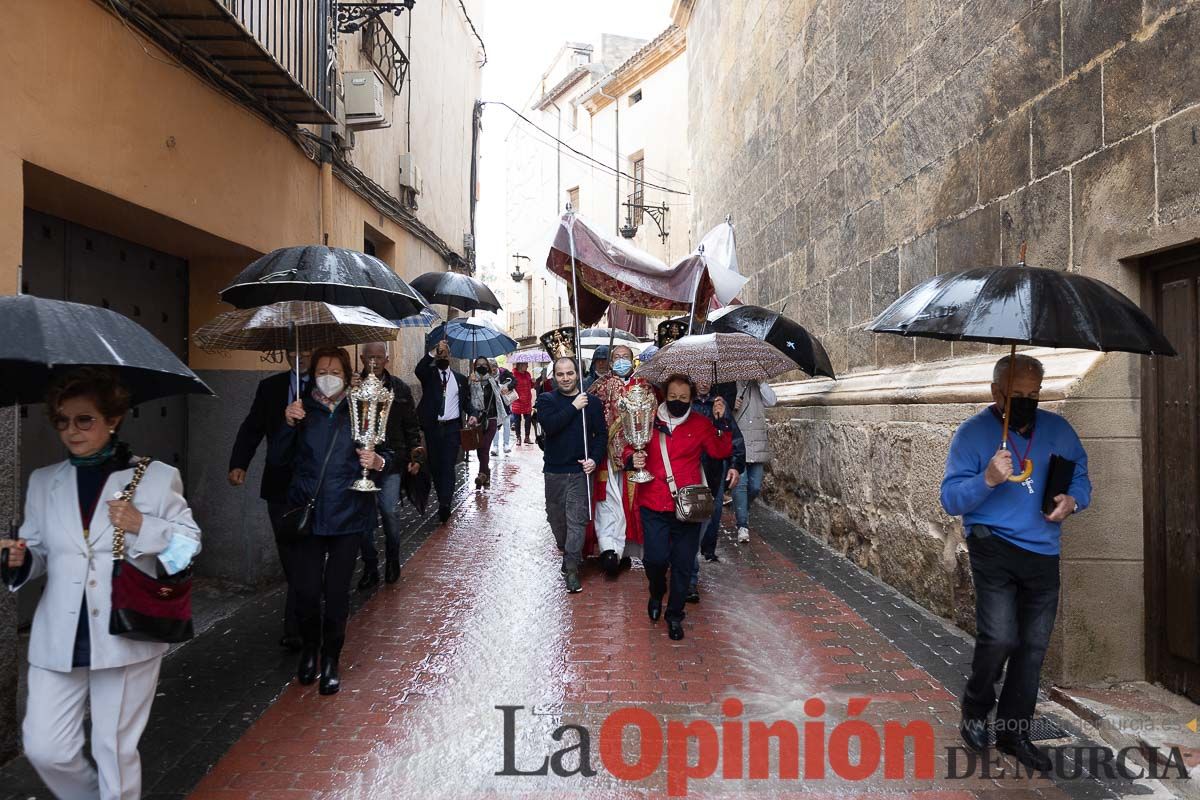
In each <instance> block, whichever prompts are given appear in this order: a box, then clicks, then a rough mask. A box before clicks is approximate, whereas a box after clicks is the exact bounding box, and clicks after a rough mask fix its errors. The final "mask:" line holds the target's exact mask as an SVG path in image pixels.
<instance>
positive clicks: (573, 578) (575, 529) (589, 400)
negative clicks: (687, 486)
mask: <svg viewBox="0 0 1200 800" xmlns="http://www.w3.org/2000/svg"><path fill="white" fill-rule="evenodd" d="M554 381H555V383H556V384H557V386H558V388H557V389H555V390H554V391H553V392H544V393H542V394H541V395H539V396H538V399H537V414H538V422H540V423H541V426H542V430H543V431H544V432H545V434H546V448H545V453H544V456H543V458H544V465H543V467H542V472H544V473H545V475H544V478H545V481H546V517H547V519H548V520H549V522H550V529H551V530H552V531H553V532H554V539H555V541H556V542H557V544H558V549H559V550H562V551H563V553H564V555H563V566H562V573H563V575H564V576H565V579H566V583H567V591H568V592H571V593H572V594H573V593H575V592H579V591H582V590H583V586H582V584H580V582H579V563H580V562H581V561H582V560H583V538H584V534H585V532H586V531H587V523H588V516H589V514H588V512H589V509H588V481H590V480H591V479H592V473H593V472H594V471H595V470H596V462H597V461H600V460H602V459H603V458H604V457H605V453H606V449H607V443H608V425H607V424H606V423H605V421H604V407H603V406H602V405H601V403H600V401H599V400H597V399H596V398H594V397H589V396H588V395H587V394H586V393H585V392H583V391H581V390H580V385H579V373H578V371H577V368H576V366H575V361H574V359H571V358H560V359H558V360H557V361H555V362H554ZM581 412H582V413H581ZM584 415H587V440H586V442H585V441H584Z"/></svg>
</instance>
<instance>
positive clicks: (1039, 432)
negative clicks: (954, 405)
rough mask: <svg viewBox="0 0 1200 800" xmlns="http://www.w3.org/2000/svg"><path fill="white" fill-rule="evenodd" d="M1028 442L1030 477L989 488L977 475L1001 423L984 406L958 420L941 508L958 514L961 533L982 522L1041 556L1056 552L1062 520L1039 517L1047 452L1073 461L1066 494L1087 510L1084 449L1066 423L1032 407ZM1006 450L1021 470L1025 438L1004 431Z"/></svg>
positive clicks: (1088, 495) (989, 456)
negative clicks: (1023, 481) (1071, 474)
mask: <svg viewBox="0 0 1200 800" xmlns="http://www.w3.org/2000/svg"><path fill="white" fill-rule="evenodd" d="M1030 433H1031V435H1032V437H1033V444H1032V447H1031V449H1030V450H1029V455H1028V458H1029V459H1030V460H1031V461H1033V475H1032V476H1030V479H1029V481H1027V482H1026V483H1010V482H1007V481H1006V482H1004V483H1002V484H1000V485H999V486H997V487H995V488H992V487H989V486H988V485H987V482H986V481H985V480H984V478H983V475H984V472H985V471H986V470H987V465H988V462H989V461H991V459H992V456H994V455H995V454H996V450H998V449H999V447H1000V436H1001V435H1002V434H1003V424H1002V422H1001V420H1000V416H999V415H998V414H997V413H996V412H995V411H994V410H993V408H992V407H990V406H989V407H988V408H985V409H984V410H983V411H980V412H979V413H978V414H976V415H975V416H973V417H971V418H970V419H969V420H967V421H966V422H964V423H963V424H962V425H961V426H960V427H959V429H958V431H957V432H956V433H955V434H954V439H953V440H952V441H951V442H950V453H949V454H948V455H947V456H946V477H945V478H943V479H942V507H943V508H944V509H946V513H947V514H950V515H951V516H961V517H962V518H963V526H964V527H965V528H966V530H967V535H968V536H969V535H970V533H971V526H972V525H986V526H987V527H988V528H990V529H991V531H992V533H994V534H996V535H997V536H1000V537H1002V538H1003V539H1005V540H1007V541H1009V542H1012V543H1013V544H1015V545H1017V546H1018V547H1023V548H1024V549H1026V550H1031V551H1033V552H1034V553H1041V554H1043V555H1058V553H1059V549H1060V548H1059V537H1060V536H1061V533H1062V524H1061V523H1057V522H1049V521H1047V520H1046V518H1045V516H1043V515H1042V495H1043V493H1044V491H1045V488H1046V476H1047V473H1048V472H1049V467H1050V456H1051V455H1058V456H1061V457H1063V458H1067V459H1070V460H1071V461H1074V462H1075V477H1074V478H1073V479H1072V481H1071V488H1070V490H1069V491H1068V492H1067V494H1069V495H1071V496H1072V497H1074V498H1075V501H1076V502H1077V503H1079V510H1080V511H1082V510H1083V509H1085V508H1087V506H1088V504H1089V503H1090V502H1091V499H1092V482H1091V481H1090V480H1089V479H1088V471H1087V453H1086V452H1084V450H1083V444H1082V443H1081V442H1080V441H1079V436H1078V435H1077V434H1076V433H1075V429H1074V428H1072V427H1071V423H1069V422H1067V421H1066V420H1065V419H1063V418H1062V417H1060V416H1058V415H1057V414H1052V413H1051V412H1049V411H1042V410H1040V409H1039V410H1038V412H1037V417H1036V419H1035V421H1034V426H1033V430H1032V431H1031V432H1030ZM1009 442H1010V443H1009V452H1012V451H1013V448H1014V447H1015V448H1018V449H1017V452H1015V453H1013V467H1014V469H1015V470H1016V471H1017V472H1020V471H1021V466H1020V463H1019V462H1020V460H1021V459H1022V458H1023V457H1025V449H1026V448H1027V447H1030V440H1029V439H1028V438H1026V437H1024V436H1021V434H1019V433H1017V432H1015V431H1010V433H1009Z"/></svg>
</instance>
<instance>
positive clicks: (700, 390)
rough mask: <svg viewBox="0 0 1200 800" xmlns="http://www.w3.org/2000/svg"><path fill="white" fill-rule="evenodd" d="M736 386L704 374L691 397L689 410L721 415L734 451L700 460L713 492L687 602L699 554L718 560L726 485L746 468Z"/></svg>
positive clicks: (694, 592) (696, 593)
mask: <svg viewBox="0 0 1200 800" xmlns="http://www.w3.org/2000/svg"><path fill="white" fill-rule="evenodd" d="M735 391H736V387H735V384H733V383H718V384H716V385H713V384H712V383H710V382H709V381H708V379H707V376H706V377H705V378H703V379H701V380H698V381H697V382H696V396H695V398H694V399H693V400H692V410H693V411H695V412H696V413H697V414H703V415H704V416H706V417H708V418H709V419H711V420H713V421H714V422H716V421H717V420H718V419H719V418H720V417H721V416H722V415H723V416H724V417H725V422H726V423H727V425H728V428H729V433H730V438H731V439H732V441H733V452H732V453H731V454H730V456H729V457H728V458H713V457H711V456H708V455H705V456H703V457H702V458H701V459H700V463H701V466H702V467H703V468H704V482H705V483H706V484H708V488H709V491H711V492H712V495H713V513H712V516H711V517H709V519H708V520H707V521H706V522H704V523H703V524H702V525H701V526H700V543H699V549H698V551H697V552H696V558H695V561H694V566H693V568H692V579H691V585H690V586H689V587H688V595H687V601H688V602H689V603H699V602H700V556H704V560H705V561H720V560H721V559H720V557H718V556H717V536H718V534H720V532H721V515H722V513H723V512H724V510H725V506H724V499H725V491H726V488H728V489H729V491H731V492H732V491H733V490H734V489H736V488H737V485H738V483H739V481H740V479H741V475H742V473H743V472H744V471H745V469H746V444H745V441H744V440H743V438H742V432H741V430H740V429H739V428H738V424H737V420H736V418H735V417H734V415H733V406H734V400H735ZM717 400H721V401H722V402H721V405H720V408H721V409H722V411H721V412H718V411H717Z"/></svg>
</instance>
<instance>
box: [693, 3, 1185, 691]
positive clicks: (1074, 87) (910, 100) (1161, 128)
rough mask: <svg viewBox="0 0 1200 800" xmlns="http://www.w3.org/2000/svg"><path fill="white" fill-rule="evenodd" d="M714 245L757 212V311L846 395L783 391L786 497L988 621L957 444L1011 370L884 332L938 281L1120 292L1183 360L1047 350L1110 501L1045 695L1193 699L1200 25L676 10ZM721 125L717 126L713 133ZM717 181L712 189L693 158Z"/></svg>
mask: <svg viewBox="0 0 1200 800" xmlns="http://www.w3.org/2000/svg"><path fill="white" fill-rule="evenodd" d="M673 16H674V19H675V22H676V24H678V25H679V26H680V27H681V28H684V29H685V30H686V32H687V38H688V69H689V75H690V79H689V103H688V107H689V115H690V126H689V139H690V144H691V148H692V155H693V169H692V173H691V174H692V180H691V183H692V188H693V197H692V202H693V217H692V219H693V227H694V228H695V229H697V230H705V229H707V228H708V227H709V226H711V225H713V224H715V223H717V222H719V221H720V220H721V219H722V218H724V216H725V215H726V214H727V213H732V214H733V215H734V217H735V220H736V221H737V222H738V234H739V235H738V244H739V261H740V265H741V268H742V271H743V273H745V274H747V275H751V276H752V277H751V281H750V283H749V284H748V286H747V288H746V290H745V292H744V293H743V298H744V299H745V300H746V301H747V302H758V303H761V304H763V305H766V306H770V307H773V308H784V307H786V311H787V314H788V315H789V316H791V317H793V318H795V319H796V320H798V321H799V322H801V323H802V324H803V325H805V326H806V327H809V328H810V329H811V330H812V331H814V332H815V333H816V334H817V335H818V336H819V337H820V338H821V340H822V341H823V342H824V344H825V346H826V347H827V349H828V350H829V353H830V356H831V358H832V360H833V364H834V366H835V369H836V370H837V372H838V374H839V376H840V377H841V379H840V380H839V381H838V382H836V383H831V382H828V381H809V380H800V379H802V378H803V377H804V376H803V375H796V376H794V377H795V378H797V380H795V381H792V382H788V383H785V384H784V385H782V386H781V387H779V395H780V398H781V401H782V402H781V405H780V407H779V408H777V409H775V410H774V412H773V428H772V432H773V436H774V437H775V441H776V443H777V448H776V452H777V453H787V454H788V459H787V463H786V465H785V464H784V463H782V462H781V461H779V460H777V461H776V462H775V463H774V464H772V467H771V471H770V477H769V479H768V483H767V489H766V491H765V493H764V494H765V499H766V501H767V502H768V503H770V504H771V505H772V506H774V507H776V508H777V509H779V510H781V511H783V512H785V513H787V514H788V515H789V516H791V517H793V518H794V519H796V520H797V521H798V522H800V523H801V524H802V525H803V526H804V527H805V528H806V529H807V530H808V532H809V533H810V534H811V535H813V536H815V537H818V538H820V539H823V540H825V541H826V542H828V543H829V544H830V545H831V546H833V547H834V548H836V549H838V550H840V551H841V552H842V553H844V554H845V555H846V557H848V558H850V559H852V560H853V561H855V562H856V563H858V564H860V565H862V566H864V567H866V568H867V569H869V570H871V571H873V572H875V573H876V574H878V575H879V576H880V577H881V578H883V579H884V580H885V581H887V582H889V583H891V584H893V585H895V586H897V587H900V588H901V589H903V590H904V591H905V592H906V593H908V594H910V595H911V596H912V597H914V598H915V599H917V600H918V601H919V602H921V603H922V604H924V605H926V606H927V607H929V608H930V609H932V610H934V611H936V612H937V613H939V614H942V615H944V616H946V617H948V618H951V619H954V620H955V621H957V622H958V623H959V624H960V625H962V626H964V627H966V628H968V629H969V628H971V627H972V626H973V597H972V587H971V579H970V570H969V567H968V563H967V558H966V552H965V546H964V544H963V538H962V531H961V526H960V525H959V523H958V522H957V521H956V520H953V519H951V518H949V517H947V516H946V515H945V514H944V513H943V511H942V510H941V508H940V504H939V499H938V488H939V484H940V481H941V477H942V468H943V464H944V459H945V454H946V449H947V445H948V443H949V439H950V436H951V435H952V433H953V431H954V429H955V427H956V426H957V425H958V423H959V422H960V421H961V420H963V419H965V418H966V417H967V416H969V415H971V414H972V413H974V412H975V411H977V410H978V409H980V408H982V407H983V406H984V405H985V404H986V403H988V402H990V392H989V384H990V379H991V365H992V363H993V362H994V361H995V359H996V358H998V357H999V356H1000V355H1002V352H1003V351H1002V349H998V348H995V347H988V346H986V345H977V344H964V343H954V344H951V343H947V342H937V341H932V340H922V339H904V338H899V337H887V336H877V335H873V334H871V333H868V332H867V331H866V330H865V329H864V328H865V325H866V324H867V323H869V321H870V320H871V319H872V318H873V317H874V316H875V315H876V314H877V313H879V312H880V311H881V310H882V309H884V308H885V307H886V306H887V305H888V304H889V303H890V302H892V301H893V300H894V299H896V298H897V297H898V296H899V294H900V293H902V292H904V291H906V290H907V289H909V288H910V287H912V286H913V285H915V284H916V283H918V282H920V281H921V280H923V279H925V278H927V277H929V276H932V275H934V274H938V273H945V272H949V271H953V270H955V269H958V268H963V267H967V266H976V265H992V264H1013V263H1016V262H1017V260H1018V255H1017V254H1018V251H1019V248H1020V245H1021V243H1022V242H1026V243H1027V244H1028V254H1027V261H1028V263H1029V264H1032V265H1035V266H1045V267H1053V268H1057V269H1067V270H1072V271H1077V272H1080V273H1082V274H1084V275H1088V276H1092V277H1095V278H1099V279H1101V280H1104V281H1107V282H1108V283H1110V284H1112V285H1113V286H1115V287H1116V288H1118V289H1119V290H1121V291H1122V292H1124V293H1125V294H1127V295H1128V296H1130V297H1131V298H1133V299H1134V300H1135V302H1138V303H1140V305H1141V306H1142V307H1143V308H1144V309H1145V310H1146V311H1147V312H1148V313H1150V315H1151V316H1152V317H1153V318H1155V319H1156V320H1157V321H1158V323H1159V324H1160V326H1161V327H1162V328H1163V329H1164V331H1165V332H1166V333H1167V335H1168V336H1169V337H1170V338H1171V339H1172V341H1173V343H1174V344H1175V346H1176V348H1177V349H1179V350H1180V352H1181V354H1182V355H1181V356H1180V358H1177V359H1157V360H1151V359H1145V358H1140V357H1135V356H1129V355H1122V354H1099V353H1090V352H1079V351H1037V353H1036V354H1037V355H1040V356H1041V357H1043V358H1044V360H1045V363H1046V367H1047V378H1046V383H1045V387H1044V389H1043V393H1042V398H1043V403H1044V404H1045V405H1046V407H1048V408H1051V409H1052V410H1058V411H1060V412H1061V413H1063V414H1065V415H1066V417H1067V418H1068V419H1069V420H1070V421H1071V422H1072V423H1073V424H1074V425H1075V427H1076V429H1077V430H1078V431H1079V433H1080V436H1081V437H1082V438H1083V440H1084V444H1085V446H1086V447H1087V449H1088V452H1089V455H1090V460H1091V475H1092V480H1093V483H1094V485H1095V499H1094V505H1093V506H1092V508H1091V509H1089V510H1088V511H1087V513H1086V514H1083V515H1081V516H1080V517H1078V518H1074V519H1071V520H1069V521H1068V523H1067V524H1066V526H1065V533H1064V538H1063V559H1062V580H1063V584H1062V586H1063V588H1062V594H1061V601H1060V604H1059V621H1058V624H1057V626H1056V631H1055V641H1054V645H1053V648H1052V652H1051V655H1050V657H1049V660H1048V663H1047V668H1046V676H1047V677H1048V678H1050V679H1051V680H1054V681H1057V682H1062V683H1073V684H1080V683H1091V682H1101V681H1110V680H1123V679H1142V678H1145V679H1150V680H1158V681H1162V682H1163V683H1164V684H1166V685H1167V686H1169V687H1170V688H1173V689H1175V690H1177V691H1187V692H1189V693H1191V694H1193V695H1194V694H1195V692H1196V687H1197V685H1198V684H1197V682H1196V680H1195V676H1196V667H1197V662H1198V660H1200V647H1198V646H1197V642H1198V632H1200V626H1198V625H1197V624H1196V622H1197V610H1196V605H1197V600H1196V598H1197V596H1198V595H1197V593H1196V591H1195V589H1196V586H1197V585H1200V584H1197V578H1196V575H1197V566H1198V565H1197V560H1196V552H1197V550H1196V542H1197V522H1196V520H1197V516H1196V513H1195V512H1196V509H1195V496H1196V486H1195V474H1196V468H1195V466H1194V464H1195V463H1196V456H1197V452H1198V450H1197V440H1196V436H1195V428H1196V423H1195V409H1196V406H1195V404H1194V398H1193V396H1192V394H1193V393H1194V391H1195V390H1194V387H1195V385H1196V382H1195V376H1196V365H1195V353H1196V349H1195V348H1196V336H1197V334H1196V325H1195V314H1196V312H1195V308H1196V271H1197V269H1200V260H1198V259H1200V256H1198V254H1197V251H1196V249H1195V244H1194V243H1195V242H1196V241H1197V239H1198V238H1200V184H1198V183H1197V176H1198V175H1200V146H1197V145H1196V141H1197V139H1196V131H1197V130H1198V126H1200V80H1198V78H1200V56H1198V55H1197V54H1196V51H1195V49H1194V48H1192V47H1191V46H1190V44H1188V43H1189V42H1193V41H1195V37H1196V35H1197V33H1198V32H1200V7H1198V6H1197V5H1196V4H1194V3H1189V2H1176V1H1173V0H1144V2H1143V0H1106V2H1103V3H1101V2H1091V1H1089V0H1032V2H1031V1H1030V0H1003V1H1001V2H997V1H993V0H988V1H987V2H980V1H978V0H967V2H959V1H958V0H908V1H907V2H901V1H900V0H843V1H842V2H829V0H755V1H754V2H749V1H747V2H731V3H725V2H716V1H715V0H677V1H676V3H675V5H674V9H673ZM714 120H718V121H719V124H714ZM699 164H703V165H705V168H704V169H703V170H701V169H698V168H697V166H696V165H699Z"/></svg>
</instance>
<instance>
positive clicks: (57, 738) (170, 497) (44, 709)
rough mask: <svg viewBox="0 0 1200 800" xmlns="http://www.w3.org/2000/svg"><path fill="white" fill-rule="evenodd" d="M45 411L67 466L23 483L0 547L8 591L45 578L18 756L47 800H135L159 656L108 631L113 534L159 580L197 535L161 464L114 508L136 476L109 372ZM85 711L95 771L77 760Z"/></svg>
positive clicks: (60, 394)
mask: <svg viewBox="0 0 1200 800" xmlns="http://www.w3.org/2000/svg"><path fill="white" fill-rule="evenodd" d="M47 410H48V412H49V414H50V420H51V423H52V424H53V425H54V426H55V428H56V429H57V430H58V432H59V436H60V437H61V438H62V442H63V444H64V445H65V446H66V449H67V451H68V454H69V457H68V459H67V460H66V461H61V462H59V463H57V464H53V465H51V466H48V467H43V468H42V469H39V470H37V471H36V472H34V473H33V475H31V476H30V478H29V489H28V493H27V495H26V501H25V522H24V524H23V525H22V526H21V530H20V534H19V536H20V538H18V539H16V540H0V548H3V550H4V551H5V552H6V553H7V559H6V560H5V561H4V562H3V564H0V572H2V573H3V579H4V582H5V583H7V584H8V586H9V588H10V589H11V590H13V591H15V590H16V589H18V588H20V587H21V586H22V585H24V584H25V583H26V582H28V581H29V580H31V579H33V578H36V577H38V576H40V575H43V574H44V575H45V576H46V579H47V580H46V589H45V592H44V593H43V595H42V597H41V600H40V601H39V602H38V606H37V611H36V612H35V614H34V618H33V630H32V632H31V634H30V640H29V702H28V704H27V710H26V712H25V721H24V725H23V730H22V733H23V740H24V747H25V754H26V756H27V757H28V758H29V761H30V762H31V763H32V764H33V766H34V768H35V769H36V770H37V772H38V775H40V776H41V778H42V780H43V781H45V782H46V785H47V786H48V787H49V789H50V791H51V792H53V793H54V796H55V797H59V798H95V797H101V798H137V797H139V796H140V795H141V761H140V759H139V756H138V750H137V745H138V740H139V739H140V738H141V735H142V731H143V730H145V727H146V722H147V720H148V719H149V717H150V706H151V703H152V702H153V700H154V693H155V688H156V685H157V683H158V670H159V665H160V663H161V662H162V656H163V653H164V652H165V651H166V649H167V645H165V644H160V643H157V642H144V641H134V640H131V639H127V638H124V637H122V636H114V635H112V634H110V633H109V632H108V618H109V607H110V599H111V593H112V539H113V526H114V525H117V526H120V527H121V528H123V529H124V530H125V531H127V535H126V537H125V542H126V559H127V560H128V561H129V562H130V565H132V566H135V567H136V568H138V569H140V570H142V571H143V572H145V573H147V574H149V575H154V574H155V570H156V567H157V564H156V562H157V563H161V564H162V565H163V566H164V569H165V570H166V571H167V572H177V571H179V570H180V569H182V568H183V567H186V566H187V564H188V563H189V562H190V561H191V558H192V557H193V556H194V555H195V553H196V552H197V551H198V550H199V547H200V531H199V529H198V528H197V527H196V523H195V522H194V521H193V520H192V512H191V510H190V509H189V508H188V504H187V501H186V500H184V498H183V484H182V482H181V481H180V479H179V471H178V470H176V469H175V468H174V467H170V466H168V465H166V464H163V463H160V462H157V461H156V462H152V463H151V464H150V466H149V468H148V469H147V470H146V473H145V476H144V477H143V479H142V482H141V484H140V485H139V486H138V487H137V491H136V493H135V495H134V497H133V500H132V502H125V501H118V500H115V499H113V498H114V497H115V496H116V495H117V494H118V493H119V492H120V490H121V489H122V488H123V487H125V485H126V484H128V483H129V481H130V480H131V478H132V476H133V468H132V465H131V463H130V454H129V450H128V448H127V447H125V446H124V445H123V444H122V443H120V442H119V441H118V440H117V437H116V432H117V429H118V428H119V426H120V424H121V420H122V419H123V418H124V416H125V413H126V412H127V411H128V410H129V394H128V392H126V391H125V390H124V389H123V388H122V387H121V386H120V384H119V383H118V382H117V379H116V377H115V375H114V374H113V373H112V372H111V371H108V370H103V369H99V368H84V369H80V370H77V371H75V372H73V373H71V374H70V375H69V376H67V377H66V378H65V379H64V380H61V381H59V382H58V383H57V384H56V385H55V386H54V387H53V388H52V389H51V391H50V394H49V396H48V397H47ZM128 566H129V565H127V568H128ZM89 703H90V706H91V720H92V744H91V752H92V756H93V758H94V759H95V760H96V767H97V768H98V770H97V769H93V768H92V766H91V765H90V764H89V763H88V761H87V759H86V758H85V757H84V755H83V745H84V732H83V719H84V708H85V706H86V705H88V704H89Z"/></svg>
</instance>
